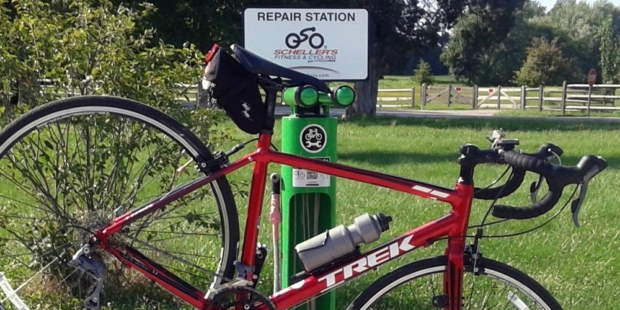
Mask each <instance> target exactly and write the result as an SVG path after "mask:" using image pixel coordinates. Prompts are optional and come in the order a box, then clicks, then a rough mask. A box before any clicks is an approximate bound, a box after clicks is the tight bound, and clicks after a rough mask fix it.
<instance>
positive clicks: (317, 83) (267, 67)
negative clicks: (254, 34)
mask: <svg viewBox="0 0 620 310" xmlns="http://www.w3.org/2000/svg"><path fill="white" fill-rule="evenodd" d="M231 48H232V50H233V52H234V53H235V55H237V58H238V59H239V62H240V63H241V65H243V66H244V67H245V68H246V69H247V70H248V71H250V72H252V73H254V74H264V75H273V76H279V77H281V78H285V79H289V80H291V84H299V85H304V84H309V85H312V86H314V87H316V88H317V89H318V90H320V91H322V92H326V93H330V92H331V90H330V89H329V87H327V85H326V84H325V82H323V81H321V80H319V79H317V78H315V77H312V76H309V75H307V74H303V73H301V72H297V71H295V70H291V69H288V68H284V67H282V66H280V65H277V64H274V63H273V62H271V61H269V60H267V59H264V58H262V57H260V56H258V55H256V54H254V53H252V52H250V51H248V50H246V49H245V48H243V47H241V46H239V45H237V44H233V45H232V46H231Z"/></svg>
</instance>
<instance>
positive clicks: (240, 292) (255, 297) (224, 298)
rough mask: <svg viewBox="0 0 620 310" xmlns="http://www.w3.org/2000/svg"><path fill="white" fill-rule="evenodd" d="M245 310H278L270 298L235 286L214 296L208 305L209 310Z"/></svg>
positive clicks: (224, 289)
mask: <svg viewBox="0 0 620 310" xmlns="http://www.w3.org/2000/svg"><path fill="white" fill-rule="evenodd" d="M239 306H240V307H241V309H244V310H258V309H265V310H276V306H275V305H274V304H273V302H271V300H269V297H267V296H265V295H263V294H262V293H261V292H259V291H257V290H255V289H253V288H250V287H242V286H233V287H229V288H223V289H221V290H219V292H217V294H215V296H213V299H212V300H211V302H210V303H209V304H207V307H206V309H208V310H228V309H239V308H237V307H239Z"/></svg>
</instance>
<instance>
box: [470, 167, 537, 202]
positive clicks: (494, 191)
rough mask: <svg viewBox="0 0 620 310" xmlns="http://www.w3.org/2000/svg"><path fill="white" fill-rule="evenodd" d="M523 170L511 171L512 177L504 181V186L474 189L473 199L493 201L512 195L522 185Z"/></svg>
mask: <svg viewBox="0 0 620 310" xmlns="http://www.w3.org/2000/svg"><path fill="white" fill-rule="evenodd" d="M525 172H526V171H525V169H520V168H515V169H514V170H513V171H512V177H510V179H508V181H506V184H504V185H502V186H498V187H493V188H478V187H476V188H474V198H476V199H483V200H494V199H499V198H503V197H506V196H508V195H510V194H512V193H514V192H515V191H516V190H517V189H518V188H519V187H520V186H521V184H522V183H523V179H524V178H525Z"/></svg>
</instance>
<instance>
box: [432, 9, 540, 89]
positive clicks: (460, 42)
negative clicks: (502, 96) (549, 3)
mask: <svg viewBox="0 0 620 310" xmlns="http://www.w3.org/2000/svg"><path fill="white" fill-rule="evenodd" d="M526 9H527V10H526ZM537 10H538V11H539V10H540V9H539V8H537V7H532V8H529V7H528V6H527V5H526V6H525V9H524V1H507V2H506V3H504V2H503V1H500V2H499V3H495V4H494V5H493V6H492V5H488V6H484V7H480V8H477V9H476V10H473V11H471V13H469V14H466V15H463V16H462V17H461V18H460V19H459V22H458V23H457V24H456V26H455V28H454V30H453V36H452V37H451V39H450V42H448V45H447V46H446V48H445V49H444V51H443V53H442V55H441V59H442V61H443V62H444V64H446V66H448V67H449V68H450V73H451V75H453V76H454V77H456V78H458V79H464V80H466V81H467V83H468V84H482V85H485V84H497V83H499V82H501V79H504V78H505V77H504V76H505V74H501V73H500V75H499V76H492V74H493V73H494V72H502V71H504V70H501V68H499V67H501V66H505V65H508V66H510V65H511V64H512V63H513V62H512V60H511V59H510V58H511V55H512V54H513V53H514V52H513V50H517V51H518V50H519V49H523V47H521V46H519V45H515V44H514V41H515V40H507V39H506V38H507V35H508V34H509V33H510V31H511V29H514V27H518V28H521V29H522V30H523V31H527V30H528V29H523V28H524V27H522V26H520V27H519V26H518V24H519V23H520V22H521V20H523V19H524V18H525V17H524V16H525V15H527V16H528V17H529V16H532V15H536V14H538V11H537ZM530 11H536V12H531V13H530ZM517 16H519V18H517ZM513 23H516V25H514V26H513ZM523 33H524V32H516V34H517V35H523ZM504 42H505V43H504ZM512 71H514V70H512ZM512 71H510V72H512Z"/></svg>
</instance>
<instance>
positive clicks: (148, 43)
mask: <svg viewBox="0 0 620 310" xmlns="http://www.w3.org/2000/svg"><path fill="white" fill-rule="evenodd" d="M152 11H153V9H152V7H150V6H142V7H141V9H140V10H130V9H128V8H125V7H122V6H121V7H116V6H114V5H113V4H112V3H111V2H110V1H109V0H88V1H83V0H82V1H77V0H56V1H40V0H11V1H8V0H0V42H1V43H2V44H3V46H2V49H0V75H1V76H2V77H3V79H0V103H1V105H0V106H1V107H3V111H1V113H2V118H3V121H4V122H5V123H6V122H8V121H11V120H13V119H15V118H16V117H18V116H19V115H20V114H22V113H24V112H25V111H27V110H30V109H32V108H34V107H36V106H40V105H42V104H44V103H46V102H49V101H51V100H54V99H57V98H61V97H66V96H79V95H89V94H99V95H113V96H119V97H125V98H130V99H133V100H137V101H140V102H144V103H147V104H149V105H150V106H153V107H155V108H157V109H159V110H161V111H163V112H164V113H166V114H167V115H170V116H171V117H173V118H175V119H177V120H178V121H180V122H181V123H182V124H183V125H185V126H186V127H188V128H189V129H190V130H191V131H193V132H194V133H195V134H196V135H197V136H198V137H199V138H200V139H201V140H202V141H204V142H205V143H207V144H208V145H210V146H211V147H214V146H216V145H218V144H220V143H222V142H225V141H227V140H228V139H230V136H229V135H228V134H227V133H226V132H225V131H223V130H221V127H218V124H220V122H222V121H223V117H224V114H223V113H221V112H218V111H211V110H189V109H184V108H182V106H181V104H180V103H179V100H183V99H179V98H183V97H185V96H188V90H187V89H186V88H184V87H182V86H181V87H179V85H178V84H195V83H196V82H197V81H198V80H199V78H200V76H201V73H202V69H203V67H202V65H203V60H202V59H203V54H202V53H201V52H200V51H199V50H197V49H196V48H195V47H194V46H193V45H186V46H183V47H182V48H175V47H173V46H170V45H167V44H165V43H164V42H161V41H155V40H154V39H153V33H154V30H152V29H148V30H145V31H143V32H140V33H137V28H136V24H137V22H138V21H140V20H141V19H142V18H145V17H146V16H148V14H150V13H151V12H152ZM41 81H51V84H50V83H48V82H46V83H42V82H41ZM44 84H49V85H44ZM16 91H19V94H20V96H19V102H18V103H17V104H14V103H15V102H12V99H13V98H15V97H14V95H15V93H16ZM62 124H64V126H48V127H44V128H37V129H36V130H34V131H33V134H38V135H39V136H38V138H40V139H32V138H31V137H30V136H28V137H27V138H29V139H25V140H22V141H20V142H19V143H18V144H16V145H15V147H14V148H13V149H12V150H11V151H10V152H9V153H7V154H6V155H5V156H4V157H3V158H2V159H1V160H2V161H1V163H2V166H3V170H2V172H1V174H2V175H1V177H2V179H3V182H6V185H8V186H4V187H12V190H11V189H8V190H7V192H0V197H1V198H0V265H2V266H9V265H10V264H11V263H14V262H11V261H10V260H11V259H13V258H12V256H11V254H14V253H13V252H11V251H16V249H14V248H13V249H12V248H11V247H9V246H7V245H6V244H2V243H1V242H2V241H3V240H5V239H3V238H5V237H6V234H14V233H13V232H19V230H24V228H23V227H25V225H21V223H20V222H19V221H18V220H13V221H6V222H5V221H3V219H7V218H11V216H14V215H12V213H15V212H23V213H25V214H30V213H29V212H34V211H33V210H34V209H37V210H39V211H47V212H48V213H49V214H48V215H47V219H45V220H41V221H38V222H37V221H33V223H32V224H31V226H32V227H36V229H30V231H28V230H26V231H22V232H20V234H22V235H21V238H22V239H20V240H22V242H21V244H22V245H23V246H24V247H26V248H28V250H30V252H31V254H32V256H33V257H35V256H38V255H43V254H44V253H48V254H49V248H50V247H51V248H54V245H55V244H56V243H59V242H61V241H62V238H60V237H63V238H64V237H67V238H68V236H71V237H74V236H76V235H78V237H79V235H80V234H79V233H75V232H74V233H73V235H70V233H69V231H70V230H71V231H73V230H76V231H77V230H78V228H75V227H79V226H80V225H81V226H82V227H86V229H85V230H94V229H96V228H98V227H101V226H102V225H105V224H106V223H107V222H108V221H109V220H110V216H114V215H116V214H118V213H117V211H115V210H120V212H124V211H127V210H129V209H132V208H135V207H137V206H140V205H142V204H144V203H146V202H147V201H148V200H149V199H153V197H150V196H148V195H145V194H144V192H140V195H142V196H140V195H139V194H137V192H138V191H142V190H143V189H145V188H148V189H150V190H152V193H151V195H155V196H156V195H158V194H163V193H166V192H169V191H171V190H173V189H174V188H176V187H177V186H179V185H180V184H184V182H189V180H188V179H189V178H190V177H187V176H186V175H185V174H181V173H175V171H176V170H175V168H176V167H180V166H182V165H183V164H184V163H186V162H187V160H188V157H189V156H188V155H187V154H184V153H182V152H180V150H179V149H178V148H177V149H175V148H173V146H174V145H173V144H172V143H170V139H167V140H166V139H165V138H163V137H162V135H161V133H159V132H158V131H156V130H149V128H145V127H143V126H137V125H135V123H130V122H127V121H126V120H123V121H122V122H121V120H119V118H117V117H115V116H110V115H97V116H90V117H82V118H81V119H78V120H75V119H72V120H71V121H63V123H62ZM132 124H133V125H132ZM3 125H4V124H3ZM69 126H72V127H74V128H71V130H68V129H65V128H68V127H69ZM60 134H64V135H66V136H67V138H66V139H65V138H64V136H63V138H62V139H60V138H59V137H60ZM73 143H75V145H73ZM69 144H71V145H69ZM192 168H193V167H190V168H189V169H187V170H193V169H192ZM154 169H160V170H159V171H157V173H153V171H152V170H154ZM193 171H194V170H193ZM163 172H165V173H163ZM188 174H189V173H188ZM195 175H196V174H194V175H192V176H191V177H195ZM153 180H155V181H153ZM3 185H5V183H3ZM15 188H18V189H19V191H15ZM15 192H19V195H23V196H24V197H26V199H31V200H33V201H32V202H30V203H29V204H28V203H25V202H21V204H22V205H25V207H23V206H22V207H21V209H20V208H18V207H14V204H17V203H20V199H19V198H16V197H10V196H11V195H13V196H15V195H16V193H15ZM207 195H209V193H207V191H202V192H197V193H196V194H191V195H189V196H186V197H184V198H182V199H179V200H177V201H175V202H174V203H171V204H169V205H167V206H166V208H168V209H167V211H166V212H167V213H166V214H173V212H177V211H176V210H177V207H178V208H179V209H180V210H181V211H178V212H185V213H184V214H181V215H183V216H186V217H187V216H188V215H189V214H191V213H188V212H189V211H191V210H192V208H198V205H199V204H201V203H202V202H201V200H203V199H204V198H206V197H207ZM144 200H147V201H144ZM8 206H10V208H9V207H8ZM33 206H34V207H33ZM200 207H204V205H200ZM80 208H83V209H84V210H79V209H80ZM188 209H189V210H188ZM213 214H216V213H213ZM39 216H42V215H39ZM183 216H179V217H177V218H179V219H184V217H183ZM208 216H210V217H212V214H210V215H208ZM170 217H171V218H172V215H170ZM76 218H79V220H76ZM50 219H52V220H50ZM72 221H73V222H72ZM76 221H77V222H79V224H78V226H76V225H74V226H70V224H71V223H73V224H75V222H76ZM179 221H181V220H179ZM192 221H193V222H194V224H195V223H196V222H197V221H196V219H195V218H187V223H181V224H187V225H186V226H188V227H189V226H191V225H190V224H192V223H191V222H192ZM203 221H204V222H208V219H207V220H203ZM148 224H150V223H148ZM176 224H179V223H176ZM176 224H175V225H176ZM29 225H30V224H29ZM170 226H172V225H170ZM179 226H182V225H180V224H179ZM70 227H74V228H70ZM183 227H185V226H183ZM166 229H172V228H169V227H164V228H162V230H161V231H159V232H158V233H162V234H166V233H167V231H165V230H166ZM200 229H204V227H201V228H200ZM59 232H61V233H59ZM61 234H62V236H60V237H59V236H58V235H61ZM82 234H84V231H82ZM52 236H53V237H52ZM82 237H83V236H82ZM151 238H152V237H151ZM76 243H78V244H79V242H76ZM27 244H31V245H37V246H36V247H35V246H27ZM17 246H19V244H18V243H17V242H15V245H12V247H17ZM76 246H77V245H76ZM44 249H48V250H47V251H43V250H44ZM22 251H23V249H22ZM48 256H49V255H48ZM52 259H53V257H52ZM159 259H162V258H161V257H159ZM32 261H33V262H34V261H36V262H37V264H45V263H47V262H50V257H48V258H47V259H46V258H39V257H37V259H36V260H35V259H33V260H32ZM32 266H35V264H33V265H32ZM29 267H30V266H29ZM33 268H34V267H33ZM37 268H39V267H37ZM180 268H183V267H180ZM114 272H116V274H117V275H118V274H120V275H124V270H123V269H122V268H117V269H109V270H108V275H111V274H113V273H114ZM24 274H25V273H24ZM24 276H25V275H24ZM57 276H60V275H59V274H58V275H57ZM121 278H122V277H121ZM141 279H142V278H141ZM13 280H16V279H13ZM54 280H59V279H54V278H47V279H46V280H45V281H48V282H49V283H52V282H53V281H54ZM76 281H77V280H76ZM49 283H38V284H40V285H43V286H44V285H46V284H49ZM108 283H110V282H108ZM136 283H137V284H140V283H138V282H137V281H136ZM144 283H148V281H144ZM125 284H127V283H115V282H111V283H110V285H109V286H107V287H106V290H112V292H113V294H112V296H115V297H118V294H116V295H115V294H114V289H118V290H124V291H128V289H127V288H126V287H125V286H124V285H125ZM207 284H208V283H207ZM149 285H150V284H149ZM143 286H144V287H145V289H144V290H142V291H141V293H143V294H144V295H143V296H146V295H149V294H150V295H151V297H149V298H158V299H166V298H169V297H160V296H161V294H160V293H159V291H155V290H152V289H151V288H150V286H149V288H146V287H147V286H146V285H143ZM59 290H60V288H59ZM128 292H129V293H131V291H128ZM57 293H58V294H56V297H57V298H59V299H62V298H65V295H62V292H60V291H59V292H57ZM136 294H138V295H139V293H136ZM166 296H167V295H166ZM121 297H122V296H121ZM119 298H120V297H119ZM61 302H62V300H61ZM77 308H79V307H77Z"/></svg>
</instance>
